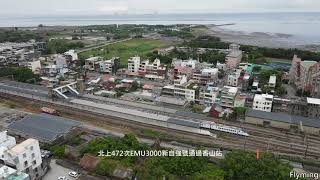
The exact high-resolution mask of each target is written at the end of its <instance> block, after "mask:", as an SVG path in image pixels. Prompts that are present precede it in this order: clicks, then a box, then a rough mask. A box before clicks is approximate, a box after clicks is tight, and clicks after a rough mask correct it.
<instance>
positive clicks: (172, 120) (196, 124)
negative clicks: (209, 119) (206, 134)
mask: <svg viewBox="0 0 320 180" xmlns="http://www.w3.org/2000/svg"><path fill="white" fill-rule="evenodd" d="M168 123H172V124H177V125H181V126H188V127H194V128H200V123H199V122H196V121H190V120H182V119H176V118H170V119H169V120H168Z"/></svg>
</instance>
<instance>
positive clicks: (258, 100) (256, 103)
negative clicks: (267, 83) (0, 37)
mask: <svg viewBox="0 0 320 180" xmlns="http://www.w3.org/2000/svg"><path fill="white" fill-rule="evenodd" d="M272 102H273V95H269V94H256V95H255V96H254V100H253V105H252V107H253V109H254V110H259V111H266V112H271V111H272Z"/></svg>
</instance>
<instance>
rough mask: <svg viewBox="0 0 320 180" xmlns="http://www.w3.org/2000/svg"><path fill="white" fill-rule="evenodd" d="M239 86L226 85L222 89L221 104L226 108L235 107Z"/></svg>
mask: <svg viewBox="0 0 320 180" xmlns="http://www.w3.org/2000/svg"><path fill="white" fill-rule="evenodd" d="M237 93H238V88H236V87H231V86H224V87H223V88H222V91H221V97H220V102H221V103H220V105H221V106H222V107H224V108H233V107H234V100H235V98H236V96H237Z"/></svg>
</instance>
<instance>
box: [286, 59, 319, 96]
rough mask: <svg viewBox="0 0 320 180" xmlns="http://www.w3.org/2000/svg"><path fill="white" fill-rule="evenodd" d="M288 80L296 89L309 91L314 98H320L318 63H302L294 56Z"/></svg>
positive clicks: (306, 61)
mask: <svg viewBox="0 0 320 180" xmlns="http://www.w3.org/2000/svg"><path fill="white" fill-rule="evenodd" d="M289 80H290V82H292V83H294V84H295V85H296V87H297V88H298V89H302V90H304V91H309V92H310V93H311V94H312V95H314V96H320V62H317V61H308V60H304V61H302V60H301V58H298V56H297V55H294V57H293V60H292V65H291V69H290V72H289Z"/></svg>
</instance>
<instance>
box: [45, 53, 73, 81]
mask: <svg viewBox="0 0 320 180" xmlns="http://www.w3.org/2000/svg"><path fill="white" fill-rule="evenodd" d="M40 61H45V62H43V63H42V65H41V71H42V74H44V75H46V76H49V77H56V76H62V77H63V76H64V75H65V74H66V73H68V72H69V69H68V64H67V59H66V57H65V56H63V55H61V54H55V55H52V56H50V57H48V58H44V59H43V58H40Z"/></svg>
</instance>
